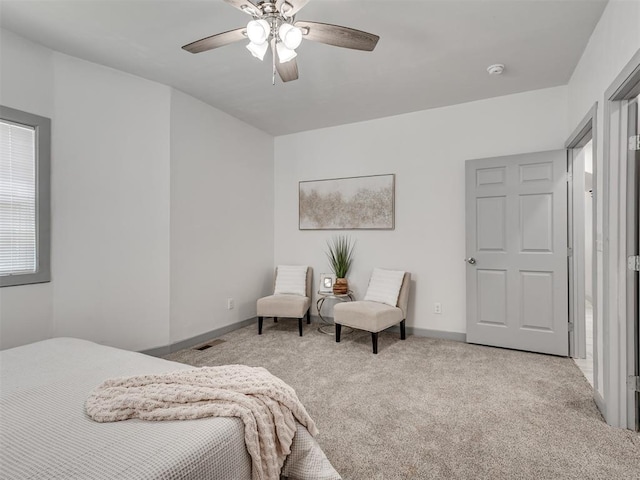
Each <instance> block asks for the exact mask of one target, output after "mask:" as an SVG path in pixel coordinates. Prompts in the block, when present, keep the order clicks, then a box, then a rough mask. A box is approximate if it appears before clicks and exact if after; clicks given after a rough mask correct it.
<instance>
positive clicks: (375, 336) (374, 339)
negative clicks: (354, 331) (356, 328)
mask: <svg viewBox="0 0 640 480" xmlns="http://www.w3.org/2000/svg"><path fill="white" fill-rule="evenodd" d="M371 343H373V353H375V354H376V355H377V354H378V332H371Z"/></svg>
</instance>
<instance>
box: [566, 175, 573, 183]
mask: <svg viewBox="0 0 640 480" xmlns="http://www.w3.org/2000/svg"><path fill="white" fill-rule="evenodd" d="M571 180H573V174H572V173H571V172H567V183H571Z"/></svg>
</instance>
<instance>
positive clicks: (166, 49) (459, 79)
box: [0, 0, 606, 135]
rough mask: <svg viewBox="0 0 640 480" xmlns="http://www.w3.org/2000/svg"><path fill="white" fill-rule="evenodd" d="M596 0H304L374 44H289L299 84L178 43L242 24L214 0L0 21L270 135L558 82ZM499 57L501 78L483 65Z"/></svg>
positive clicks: (106, 4)
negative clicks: (294, 47)
mask: <svg viewBox="0 0 640 480" xmlns="http://www.w3.org/2000/svg"><path fill="white" fill-rule="evenodd" d="M605 5H606V1H605V0H466V1H462V0H444V1H435V0H414V1H399V0H387V1H382V0H363V1H359V0H311V1H310V2H309V3H308V4H307V6H305V7H304V8H303V9H302V10H301V12H300V13H299V14H298V15H297V18H298V19H299V20H311V21H317V22H322V23H333V24H338V25H344V26H347V27H352V28H356V29H359V30H364V31H367V32H371V33H375V34H377V35H379V36H380V41H379V42H378V46H377V47H376V49H375V50H374V51H373V52H361V51H355V50H348V49H343V48H338V47H332V46H328V45H324V44H319V43H314V42H311V41H303V43H302V45H301V46H300V47H299V48H298V58H297V61H298V68H299V70H300V78H299V79H298V80H296V81H292V82H288V83H286V84H283V83H281V82H280V80H279V78H278V79H277V81H276V85H275V86H274V85H272V84H271V61H270V57H269V54H267V57H265V61H264V62H260V61H258V60H257V59H255V58H253V57H252V56H251V54H250V53H249V52H248V51H247V50H246V49H245V48H244V43H246V42H239V43H235V44H232V45H228V46H225V47H222V48H219V49H215V50H211V51H208V52H203V53H199V54H195V55H194V54H191V53H188V52H185V51H184V50H182V49H181V48H180V47H181V46H182V45H185V44H187V43H190V42H192V41H194V40H198V39H200V38H203V37H207V36H209V35H212V34H215V33H219V32H223V31H227V30H232V29H235V28H239V27H242V26H244V25H245V24H246V22H247V21H248V20H250V17H249V16H248V15H246V14H244V13H242V12H240V11H238V10H236V9H234V8H233V7H231V6H230V5H228V4H226V3H224V2H223V1H222V0H125V1H119V0H48V1H34V0H0V9H1V10H0V26H2V27H3V28H5V29H7V30H11V31H13V32H15V33H17V34H19V35H21V36H23V37H26V38H29V39H31V40H33V41H35V42H37V43H40V44H42V45H45V46H46V47H49V48H51V49H54V50H58V51H61V52H64V53H67V54H69V55H73V56H76V57H79V58H83V59H86V60H89V61H92V62H96V63H100V64H103V65H107V66H110V67H113V68H116V69H119V70H123V71H125V72H130V73H132V74H135V75H139V76H141V77H144V78H147V79H150V80H155V81H158V82H161V83H164V84H167V85H171V86H173V87H175V88H177V89H178V90H181V91H183V92H186V93H188V94H190V95H192V96H194V97H196V98H198V99H200V100H202V101H204V102H206V103H208V104H210V105H213V106H214V107H216V108H219V109H220V110H222V111H225V112H227V113H228V114H230V115H233V116H234V117H237V118H239V119H241V120H243V121H245V122H247V123H249V124H251V125H254V126H255V127H257V128H259V129H261V130H263V131H265V132H268V133H270V134H273V135H283V134H288V133H294V132H299V131H304V130H311V129H316V128H322V127H328V126H333V125H341V124H346V123H351V122H358V121H363V120H370V119H374V118H380V117H385V116H390V115H397V114H401V113H406V112H412V111H418V110H425V109H428V108H433V107H439V106H444V105H452V104H457V103H462V102H468V101H473V100H478V99H482V98H489V97H495V96H500V95H506V94H510V93H516V92H522V91H527V90H535V89H540V88H546V87H552V86H557V85H564V84H566V83H567V82H568V81H569V78H570V76H571V73H572V72H573V70H574V68H575V66H576V64H577V63H578V60H579V59H580V56H581V54H582V51H583V50H584V48H585V46H586V43H587V41H588V40H589V37H590V35H591V33H592V31H593V29H594V27H595V25H596V23H597V22H598V20H599V18H600V16H601V14H602V11H603V9H604V7H605ZM493 63H504V64H505V65H506V69H505V72H504V74H503V75H502V76H499V77H498V76H490V75H489V74H488V73H487V71H486V68H487V66H489V65H490V64H493Z"/></svg>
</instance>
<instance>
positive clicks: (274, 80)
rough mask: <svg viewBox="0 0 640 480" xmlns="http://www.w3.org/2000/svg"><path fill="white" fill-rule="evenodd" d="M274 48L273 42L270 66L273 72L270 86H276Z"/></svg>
mask: <svg viewBox="0 0 640 480" xmlns="http://www.w3.org/2000/svg"><path fill="white" fill-rule="evenodd" d="M274 46H275V42H274V43H272V44H271V66H272V67H273V72H272V77H271V84H272V85H275V84H276V49H275V47H274Z"/></svg>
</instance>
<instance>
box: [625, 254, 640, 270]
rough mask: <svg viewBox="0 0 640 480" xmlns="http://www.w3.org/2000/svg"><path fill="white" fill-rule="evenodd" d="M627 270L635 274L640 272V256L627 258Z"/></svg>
mask: <svg viewBox="0 0 640 480" xmlns="http://www.w3.org/2000/svg"><path fill="white" fill-rule="evenodd" d="M627 268H628V269H629V270H631V271H633V272H640V255H631V256H629V257H627Z"/></svg>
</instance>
